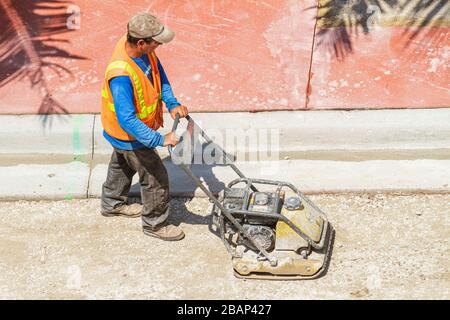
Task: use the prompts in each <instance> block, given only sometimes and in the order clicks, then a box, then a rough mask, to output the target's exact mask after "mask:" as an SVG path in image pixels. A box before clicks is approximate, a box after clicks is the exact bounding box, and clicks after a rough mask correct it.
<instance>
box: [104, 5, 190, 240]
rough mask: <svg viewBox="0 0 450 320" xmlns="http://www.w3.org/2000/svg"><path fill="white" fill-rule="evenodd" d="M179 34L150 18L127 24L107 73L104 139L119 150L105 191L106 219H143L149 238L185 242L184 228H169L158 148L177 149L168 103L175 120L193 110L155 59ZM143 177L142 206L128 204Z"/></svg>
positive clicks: (166, 187)
mask: <svg viewBox="0 0 450 320" xmlns="http://www.w3.org/2000/svg"><path fill="white" fill-rule="evenodd" d="M174 36H175V34H174V32H173V31H172V30H170V29H169V28H168V27H167V26H166V25H164V24H162V23H161V21H160V20H159V19H158V18H157V17H155V16H153V15H150V14H148V13H138V14H137V15H135V16H133V17H132V18H131V19H130V21H129V22H128V31H127V34H126V35H124V36H123V37H122V38H121V39H120V40H119V42H118V43H117V45H116V47H115V49H114V53H113V55H112V58H111V61H110V63H109V65H108V67H107V69H106V73H105V82H104V85H103V89H102V114H101V118H102V125H103V129H104V130H103V135H104V137H105V138H106V140H108V141H109V142H110V143H111V145H112V146H113V148H114V151H113V153H112V156H111V161H110V163H109V167H108V174H107V178H106V181H105V183H104V184H103V188H102V199H101V213H102V215H104V216H107V217H111V216H125V217H138V216H142V225H143V230H144V234H146V235H149V236H153V237H157V238H159V239H162V240H169V241H170V240H172V241H174V240H181V239H182V238H184V233H183V230H181V228H179V227H177V226H174V225H170V224H169V223H168V220H167V218H168V217H169V213H170V209H169V179H168V175H167V171H166V168H165V167H164V165H163V163H162V161H161V158H160V157H159V155H158V153H157V152H156V150H155V149H156V147H163V146H168V145H173V146H175V145H176V144H177V142H178V141H177V140H176V137H175V136H174V134H173V133H168V134H166V135H164V136H163V135H161V134H160V133H159V132H158V131H157V130H158V128H160V127H161V126H162V125H163V108H162V101H164V103H165V106H166V108H167V109H168V111H169V112H170V115H171V116H172V118H175V115H176V114H177V113H179V114H180V116H181V117H186V116H187V114H188V110H187V108H186V107H185V106H183V105H181V104H180V103H179V102H178V101H177V99H176V98H175V96H174V94H173V92H172V88H171V86H170V83H169V81H168V79H167V76H166V73H165V72H164V69H163V67H162V65H161V63H160V61H159V59H158V58H157V56H156V54H155V49H156V48H158V46H160V45H162V44H165V43H168V42H170V41H171V40H172V39H173V38H174ZM136 172H137V173H138V174H139V183H140V186H141V197H142V205H140V204H131V205H128V204H126V201H127V196H128V192H129V190H130V187H131V183H132V178H133V176H134V174H135V173H136Z"/></svg>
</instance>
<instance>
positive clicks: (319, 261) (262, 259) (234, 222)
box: [168, 115, 334, 280]
mask: <svg viewBox="0 0 450 320" xmlns="http://www.w3.org/2000/svg"><path fill="white" fill-rule="evenodd" d="M179 120H180V119H179V116H178V115H177V116H176V118H175V121H174V124H173V128H172V132H175V131H176V129H177V127H178V124H179ZM186 120H187V121H188V124H187V130H186V132H184V134H183V135H182V136H181V138H180V143H179V144H178V145H177V146H176V147H175V148H173V147H172V146H169V147H168V149H169V153H170V155H171V156H172V161H173V160H174V155H175V154H176V156H177V157H178V158H177V161H176V162H175V163H176V164H177V165H178V166H180V167H181V168H182V169H183V170H184V171H185V172H186V174H187V175H188V176H189V177H190V178H191V179H192V180H193V181H194V182H195V183H196V185H197V186H198V187H199V188H200V189H202V190H203V192H205V194H206V195H207V196H208V197H209V199H210V201H211V202H212V203H213V204H214V206H213V209H212V225H210V230H211V231H212V232H213V233H215V234H217V235H218V236H220V238H221V240H222V241H223V243H224V245H225V247H226V248H227V250H228V252H229V253H230V254H231V256H232V265H233V269H234V275H235V276H236V277H238V278H249V279H268V280H295V279H314V278H318V277H320V276H323V275H324V274H325V272H326V270H327V268H328V265H329V259H330V256H331V251H332V243H333V239H334V230H333V228H332V226H331V224H330V223H329V221H328V219H327V217H326V215H325V213H323V212H322V211H321V210H320V209H319V208H318V207H317V206H316V205H314V203H312V202H311V200H309V199H308V198H307V197H306V196H305V195H304V194H303V193H301V192H300V191H299V190H298V189H297V188H296V187H295V186H293V185H292V184H290V183H287V182H282V181H272V180H263V179H250V178H247V177H245V176H244V174H243V173H242V172H241V171H240V170H239V169H238V168H237V167H236V165H235V164H234V162H233V161H232V160H231V159H230V157H229V156H228V155H227V153H226V152H225V151H224V150H223V149H221V148H220V147H219V146H217V145H214V147H215V151H219V152H221V153H222V154H223V157H224V159H226V160H227V165H228V166H230V167H231V168H232V169H233V170H234V171H235V172H236V173H237V175H238V176H239V178H237V179H235V180H233V181H231V182H230V183H229V184H228V186H227V187H225V189H224V190H222V191H221V192H220V193H219V195H218V197H216V196H215V195H214V194H213V193H212V192H211V191H210V190H209V189H208V188H207V187H205V185H204V184H203V182H202V181H201V180H200V179H199V178H198V177H196V176H195V175H194V174H193V172H192V170H191V169H190V164H191V163H192V157H193V153H191V154H190V155H189V156H187V157H186V148H185V147H186V145H187V144H188V145H190V146H193V143H194V141H195V139H198V136H200V135H201V136H202V137H203V139H204V140H205V141H206V143H207V144H212V143H213V141H211V139H210V138H209V137H208V136H207V135H206V134H205V132H204V131H203V130H202V129H201V128H200V127H199V126H198V125H197V124H196V123H195V122H194V121H193V120H192V118H191V117H190V116H187V117H186ZM196 135H197V137H196ZM182 149H184V150H183V151H181V150H182ZM193 149H194V148H191V149H189V150H190V151H191V150H193ZM181 154H182V156H180V155H181ZM181 158H182V159H183V160H182V161H180V159H181ZM258 188H262V189H263V190H264V191H260V190H259V189H258Z"/></svg>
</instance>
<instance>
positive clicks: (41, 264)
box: [0, 194, 450, 300]
mask: <svg viewBox="0 0 450 320" xmlns="http://www.w3.org/2000/svg"><path fill="white" fill-rule="evenodd" d="M310 198H311V199H312V200H313V201H314V202H315V203H316V204H317V205H318V206H319V207H321V209H322V210H323V211H324V212H326V213H327V215H328V217H329V220H330V221H331V222H332V224H333V226H334V228H335V230H336V239H335V245H334V250H333V255H332V258H331V264H330V267H329V271H328V273H327V274H326V275H325V276H324V277H322V278H320V279H317V280H309V281H261V280H239V279H237V278H235V277H234V276H233V273H232V268H231V260H230V257H229V255H228V253H227V251H226V249H225V247H224V246H223V245H222V243H221V241H220V239H219V238H217V237H216V236H215V235H213V234H212V233H210V231H209V230H208V223H209V222H210V217H208V215H209V212H210V209H211V204H210V203H209V202H208V200H207V199H205V198H194V199H185V198H183V199H181V198H178V199H173V200H172V203H171V204H172V207H173V208H174V214H173V216H172V220H173V222H174V223H175V224H180V225H181V226H182V227H183V229H184V231H185V233H186V238H185V239H184V240H182V241H180V242H164V241H161V240H158V239H155V238H151V237H147V236H144V234H143V233H142V229H141V223H140V219H139V218H138V219H127V218H117V217H116V218H105V217H103V216H101V215H100V213H99V204H100V200H99V199H88V200H71V201H70V200H68V201H55V202H48V201H33V202H28V201H18V202H0V259H1V260H0V298H1V299H302V300H303V299H449V298H450V292H449V289H450V270H449V269H450V268H449V266H450V262H449V249H450V244H449V239H450V237H449V236H450V228H449V222H450V195H448V194H447V195H445V194H440V195H439V194H436V195H423V194H421V195H385V194H377V195H365V194H360V195H355V194H340V195H315V196H311V197H310Z"/></svg>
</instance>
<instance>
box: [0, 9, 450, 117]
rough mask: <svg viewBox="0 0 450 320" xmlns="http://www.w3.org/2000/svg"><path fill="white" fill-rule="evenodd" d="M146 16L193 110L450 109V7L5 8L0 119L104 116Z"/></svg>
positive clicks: (178, 90)
mask: <svg viewBox="0 0 450 320" xmlns="http://www.w3.org/2000/svg"><path fill="white" fill-rule="evenodd" d="M139 11H147V12H151V13H153V14H155V15H157V16H158V17H160V18H161V20H163V21H164V22H165V23H167V24H168V25H170V26H171V28H172V29H173V30H174V31H175V32H176V37H175V40H174V41H173V42H172V43H170V44H168V45H164V46H162V47H160V48H159V49H158V51H157V53H158V56H159V57H160V59H161V61H162V62H163V64H164V66H165V69H166V72H167V73H168V76H169V79H170V81H171V83H172V86H173V89H174V92H175V95H176V96H177V97H178V99H179V100H180V101H181V102H182V103H183V104H185V105H187V106H189V107H190V109H191V110H192V111H212V112H215V111H267V110H299V109H360V108H362V109H367V108H433V107H448V106H450V90H449V89H450V76H449V72H448V68H449V61H450V57H449V55H450V40H449V39H450V37H449V35H450V29H449V27H450V2H449V1H448V0H409V1H407V0H319V1H316V0H304V1H301V0H265V1H254V0H245V1H239V2H238V1H231V0H221V1H219V0H202V1H189V0H180V1H167V0H147V1H146V0H121V1H104V0H103V1H101V0H91V1H88V0H74V1H65V0H54V1H33V0H21V1H15V0H0V23H1V25H2V26H3V32H2V34H1V35H0V37H1V42H0V45H1V49H0V113H3V114H27V113H31V114H35V113H39V114H42V115H44V116H45V115H46V114H52V113H84V112H87V113H98V112H99V111H100V89H101V85H102V79H103V72H104V68H105V67H106V65H107V63H108V60H109V58H110V55H111V52H112V49H113V47H114V45H115V43H116V41H117V40H118V39H119V38H120V36H121V35H123V33H124V32H125V31H126V23H127V21H128V19H129V17H130V16H132V15H133V14H134V13H136V12H139Z"/></svg>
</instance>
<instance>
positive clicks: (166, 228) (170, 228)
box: [144, 224, 184, 241]
mask: <svg viewBox="0 0 450 320" xmlns="http://www.w3.org/2000/svg"><path fill="white" fill-rule="evenodd" d="M144 234H146V235H147V236H150V237H155V238H158V239H161V240H164V241H178V240H181V239H183V238H184V232H183V230H182V229H181V228H180V227H177V226H174V225H171V224H166V225H163V226H162V227H158V228H157V229H150V228H148V227H144Z"/></svg>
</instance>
